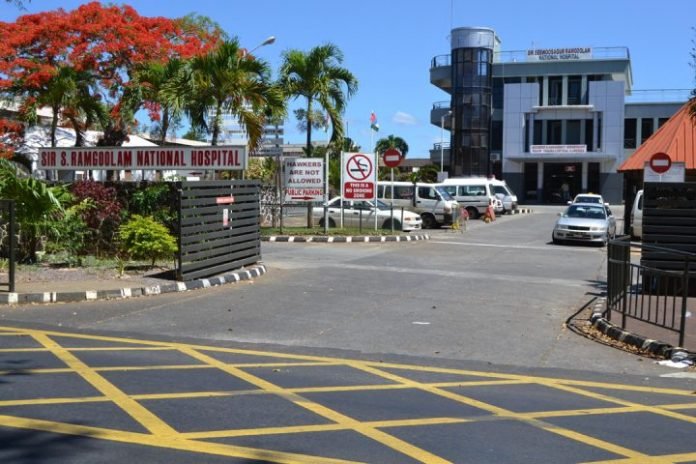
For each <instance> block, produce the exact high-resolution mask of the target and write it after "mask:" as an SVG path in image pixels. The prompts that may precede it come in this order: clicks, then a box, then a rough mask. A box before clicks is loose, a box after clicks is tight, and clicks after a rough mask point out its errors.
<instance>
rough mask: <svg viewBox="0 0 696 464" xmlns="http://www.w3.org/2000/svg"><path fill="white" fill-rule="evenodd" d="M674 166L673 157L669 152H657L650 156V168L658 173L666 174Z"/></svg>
mask: <svg viewBox="0 0 696 464" xmlns="http://www.w3.org/2000/svg"><path fill="white" fill-rule="evenodd" d="M670 167H672V158H670V157H669V155H668V154H667V153H661V152H658V153H655V154H654V155H652V156H651V157H650V169H652V170H653V171H655V172H656V173H657V174H664V173H665V172H667V171H669V168H670Z"/></svg>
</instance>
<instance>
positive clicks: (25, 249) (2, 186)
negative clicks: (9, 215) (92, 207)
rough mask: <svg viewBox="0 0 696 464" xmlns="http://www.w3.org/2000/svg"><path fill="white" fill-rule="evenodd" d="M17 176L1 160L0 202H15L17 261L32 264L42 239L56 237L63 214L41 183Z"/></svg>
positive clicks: (8, 165) (11, 167) (57, 203)
mask: <svg viewBox="0 0 696 464" xmlns="http://www.w3.org/2000/svg"><path fill="white" fill-rule="evenodd" d="M20 173H21V171H19V170H18V169H17V167H16V166H15V165H14V164H13V163H11V162H9V161H7V160H4V159H0V198H5V199H8V200H15V202H16V207H15V211H16V218H17V224H18V225H19V241H18V250H17V258H18V260H19V261H20V262H22V261H24V262H27V261H28V262H33V261H34V260H35V258H36V251H38V250H39V248H40V247H41V244H42V243H43V241H44V240H45V237H46V236H48V235H58V234H59V232H58V230H57V228H56V225H57V224H58V223H59V220H60V218H61V217H62V215H63V212H64V211H63V207H62V205H61V204H60V202H59V201H58V199H57V198H56V197H55V196H54V195H53V192H52V191H51V189H50V188H49V187H48V186H47V185H46V184H45V183H44V182H42V181H41V180H38V179H34V178H32V177H24V176H22V175H21V174H20Z"/></svg>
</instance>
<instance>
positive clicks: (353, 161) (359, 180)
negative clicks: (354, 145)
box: [342, 153, 376, 200]
mask: <svg viewBox="0 0 696 464" xmlns="http://www.w3.org/2000/svg"><path fill="white" fill-rule="evenodd" d="M342 165H343V198H345V199H348V200H372V199H374V198H375V192H376V188H375V184H376V181H375V179H376V175H375V174H376V170H375V155H374V154H372V153H345V154H344V155H343V163H342Z"/></svg>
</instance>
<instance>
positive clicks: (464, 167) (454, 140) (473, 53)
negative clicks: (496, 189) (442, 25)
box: [450, 27, 496, 176]
mask: <svg viewBox="0 0 696 464" xmlns="http://www.w3.org/2000/svg"><path fill="white" fill-rule="evenodd" d="M495 42H496V36H495V32H494V31H493V30H492V29H488V28H484V27H460V28H457V29H453V30H452V102H451V105H450V107H451V109H452V115H453V121H452V122H453V124H452V132H451V142H450V147H451V148H452V150H451V153H452V158H451V159H452V165H451V169H452V171H451V172H452V174H453V175H454V176H478V175H489V174H490V162H489V158H490V145H489V143H490V131H491V127H490V125H491V106H492V88H493V76H492V71H493V51H494V48H495Z"/></svg>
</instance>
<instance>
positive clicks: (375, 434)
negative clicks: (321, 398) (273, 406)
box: [180, 347, 448, 464]
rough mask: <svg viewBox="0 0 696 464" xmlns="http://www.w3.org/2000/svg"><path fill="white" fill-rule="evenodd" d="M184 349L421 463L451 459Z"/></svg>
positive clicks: (183, 349)
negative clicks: (443, 457) (445, 458)
mask: <svg viewBox="0 0 696 464" xmlns="http://www.w3.org/2000/svg"><path fill="white" fill-rule="evenodd" d="M180 349H181V351H182V352H183V353H185V354H188V355H189V356H191V357H194V358H196V359H198V360H200V361H202V362H205V363H209V364H211V365H213V366H217V367H218V368H219V369H221V370H223V371H225V372H227V373H229V374H231V375H233V376H235V377H238V378H240V379H242V380H245V381H247V382H249V383H251V384H253V385H256V386H257V387H259V388H261V389H263V390H266V391H269V392H273V393H276V394H278V395H280V396H282V397H284V398H285V399H287V400H289V401H291V402H293V403H294V404H296V405H298V406H301V407H303V408H304V409H307V410H309V411H312V412H313V413H315V414H317V415H318V416H321V417H324V418H326V419H329V420H331V421H333V422H335V423H337V424H341V425H344V426H346V427H347V428H349V429H352V430H354V431H356V432H358V433H360V434H362V435H365V436H366V437H369V438H371V439H373V440H375V441H377V442H379V443H381V444H383V445H385V446H388V447H389V448H392V449H394V450H396V451H398V452H400V453H402V454H405V455H407V456H409V457H411V458H413V459H416V460H418V461H421V462H426V463H429V464H437V463H446V462H448V461H446V460H444V459H442V458H441V457H439V456H436V455H434V454H432V453H430V452H428V451H426V450H423V449H421V448H418V447H416V446H414V445H412V444H411V443H408V442H406V441H404V440H400V439H398V438H396V437H394V436H391V435H389V434H387V433H385V432H382V431H381V430H378V429H376V428H374V427H369V426H366V425H365V424H363V423H361V422H360V421H357V420H355V419H353V418H351V417H348V416H346V415H343V414H341V413H339V412H337V411H334V410H333V409H330V408H327V407H326V406H323V405H321V404H318V403H315V402H313V401H310V400H308V399H307V398H304V397H302V396H300V395H298V394H296V393H292V392H289V391H287V390H285V389H283V388H281V387H278V386H277V385H275V384H273V383H271V382H268V381H266V380H263V379H261V378H259V377H256V376H254V375H251V374H249V373H247V372H245V371H243V370H241V369H238V368H235V367H231V366H229V365H227V364H225V363H223V362H221V361H218V360H217V359H215V358H213V357H210V356H208V355H206V354H203V353H199V352H198V351H196V350H194V349H192V348H188V347H186V348H184V347H182V348H180Z"/></svg>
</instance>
